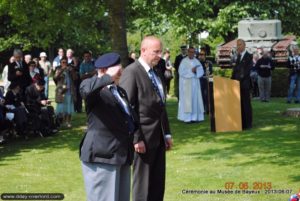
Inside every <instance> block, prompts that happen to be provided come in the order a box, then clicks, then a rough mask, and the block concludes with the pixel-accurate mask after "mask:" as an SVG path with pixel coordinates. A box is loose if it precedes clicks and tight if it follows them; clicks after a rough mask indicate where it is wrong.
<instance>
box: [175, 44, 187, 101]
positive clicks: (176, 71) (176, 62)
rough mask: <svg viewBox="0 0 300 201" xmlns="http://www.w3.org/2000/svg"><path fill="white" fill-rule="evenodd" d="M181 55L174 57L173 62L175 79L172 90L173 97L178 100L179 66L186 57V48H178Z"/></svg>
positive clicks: (183, 46) (184, 46)
mask: <svg viewBox="0 0 300 201" xmlns="http://www.w3.org/2000/svg"><path fill="white" fill-rule="evenodd" d="M180 49H181V53H180V54H179V55H177V56H176V58H175V62H174V68H175V79H174V90H175V96H176V97H177V99H178V100H179V74H178V70H179V66H180V63H181V61H182V59H183V58H185V57H186V56H187V47H186V45H182V46H181V47H180Z"/></svg>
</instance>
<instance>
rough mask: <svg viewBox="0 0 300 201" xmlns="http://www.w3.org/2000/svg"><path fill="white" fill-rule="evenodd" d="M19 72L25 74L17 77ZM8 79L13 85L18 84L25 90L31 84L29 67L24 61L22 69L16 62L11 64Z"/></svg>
mask: <svg viewBox="0 0 300 201" xmlns="http://www.w3.org/2000/svg"><path fill="white" fill-rule="evenodd" d="M17 71H21V72H22V73H23V74H22V75H21V76H17V75H16V72H17ZM7 79H8V80H9V81H11V83H18V85H19V86H20V87H21V89H23V90H25V88H26V87H27V86H29V85H30V84H31V77H30V74H29V68H28V65H27V64H26V63H25V62H24V61H22V68H21V67H19V66H18V65H17V63H16V62H13V63H11V64H9V66H8V76H7Z"/></svg>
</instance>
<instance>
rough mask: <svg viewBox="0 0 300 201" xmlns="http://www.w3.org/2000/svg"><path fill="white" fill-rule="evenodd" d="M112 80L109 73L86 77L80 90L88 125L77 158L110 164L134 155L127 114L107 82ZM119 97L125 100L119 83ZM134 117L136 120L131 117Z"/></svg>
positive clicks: (128, 161) (122, 161) (123, 91)
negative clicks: (84, 101) (84, 103)
mask: <svg viewBox="0 0 300 201" xmlns="http://www.w3.org/2000/svg"><path fill="white" fill-rule="evenodd" d="M112 83H113V81H112V79H111V77H110V76H109V75H104V76H102V77H101V78H98V77H97V75H95V76H93V77H91V78H88V79H85V80H83V81H82V83H81V85H80V93H81V95H82V97H83V98H84V99H85V100H86V107H87V117H88V129H87V133H86V134H85V136H84V138H83V139H82V141H81V143H80V159H81V160H82V161H84V162H99V163H107V164H113V165H122V164H125V163H128V164H131V162H132V159H133V142H132V141H133V133H129V130H128V119H127V117H128V116H126V115H127V114H126V113H125V112H124V111H123V110H122V108H121V106H120V105H119V103H118V101H117V99H116V98H115V97H114V95H113V94H112V92H111V91H110V90H109V89H108V87H107V85H109V84H112ZM117 89H118V91H119V94H120V96H121V97H123V98H124V99H126V100H127V101H128V98H127V95H126V92H125V90H124V89H122V88H120V87H118V88H117ZM131 113H132V114H133V117H132V118H133V121H134V122H135V124H136V127H137V122H136V119H135V118H134V117H135V115H134V111H133V110H131Z"/></svg>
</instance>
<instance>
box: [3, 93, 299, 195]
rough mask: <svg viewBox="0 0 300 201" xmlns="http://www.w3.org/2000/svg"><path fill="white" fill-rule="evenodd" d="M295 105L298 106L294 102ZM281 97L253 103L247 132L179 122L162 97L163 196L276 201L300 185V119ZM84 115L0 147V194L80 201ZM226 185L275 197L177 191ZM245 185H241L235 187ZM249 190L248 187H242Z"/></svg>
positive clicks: (206, 123)
mask: <svg viewBox="0 0 300 201" xmlns="http://www.w3.org/2000/svg"><path fill="white" fill-rule="evenodd" d="M298 106H299V105H298ZM288 107H296V105H287V104H286V103H285V100H284V99H283V98H278V99H272V102H270V103H261V102H259V101H256V100H255V101H253V110H254V125H253V126H254V128H253V129H252V130H250V131H246V132H230V133H211V132H210V126H209V120H208V117H206V120H205V121H204V122H202V123H199V124H188V125H187V124H184V123H181V122H179V121H177V119H176V115H177V102H176V101H175V100H174V99H171V100H169V101H168V111H169V119H170V123H171V128H172V133H173V136H174V144H175V146H174V149H173V150H172V151H169V152H168V153H167V179H166V193H165V200H167V201H177V200H186V201H192V200H203V201H210V200H214V201H215V200H221V201H233V200H234V201H241V200H242V201H250V200H251V201H261V200H265V201H270V200H272V201H273V200H274V201H280V200H288V198H289V196H290V195H291V194H293V193H296V192H298V191H299V189H300V173H299V169H300V157H299V155H300V145H299V137H300V129H299V122H300V119H299V118H289V117H285V116H283V115H282V114H281V113H282V111H284V110H285V109H286V108H288ZM84 125H85V115H84V114H80V115H78V114H76V115H75V116H74V121H73V128H72V129H71V130H61V131H60V132H59V133H58V134H56V135H55V136H52V137H47V138H40V137H36V138H32V139H30V140H29V141H23V140H19V139H17V140H15V141H13V142H10V143H8V144H5V145H4V146H1V147H0V175H1V176H0V193H14V192H20V193H21V192H22V193H26V192H30V193H38V192H44V193H45V192H56V193H63V194H64V195H65V200H68V201H84V200H85V192H84V185H83V178H82V173H81V166H80V161H79V159H78V146H79V142H80V139H81V137H82V135H83V129H84ZM226 182H234V185H235V186H234V187H233V189H232V190H236V189H239V184H240V183H246V182H247V183H248V190H253V183H254V182H261V183H265V182H270V183H271V185H272V188H273V189H274V190H280V189H283V190H289V189H291V190H292V191H293V192H292V193H286V194H280V193H279V192H276V191H274V192H270V193H271V194H265V191H264V190H261V193H260V194H259V195H246V194H240V195H236V194H234V195H224V194H215V195H208V194H193V195H191V194H183V193H182V190H184V189H186V190H218V189H220V190H225V183H226ZM240 187H243V184H241V185H240ZM246 188H247V187H246Z"/></svg>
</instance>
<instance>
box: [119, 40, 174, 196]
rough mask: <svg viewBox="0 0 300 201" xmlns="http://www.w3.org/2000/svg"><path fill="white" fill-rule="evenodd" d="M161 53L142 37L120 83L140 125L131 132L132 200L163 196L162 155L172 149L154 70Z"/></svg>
mask: <svg viewBox="0 0 300 201" xmlns="http://www.w3.org/2000/svg"><path fill="white" fill-rule="evenodd" d="M161 54H162V44H161V41H160V40H159V39H158V38H156V37H154V36H148V37H145V38H144V39H143V41H142V44H141V55H140V58H139V59H138V60H137V61H135V62H134V63H132V64H130V65H129V66H127V67H126V69H125V70H124V72H123V74H122V77H121V80H120V86H122V87H123V88H124V89H125V90H126V92H127V94H128V98H129V101H130V103H131V104H132V106H133V107H134V110H135V111H136V112H137V114H138V120H139V122H140V127H139V128H138V130H137V131H136V132H135V133H134V149H135V156H134V162H133V201H162V200H163V197H164V190H165V168H166V164H165V162H166V158H165V157H166V155H165V152H166V150H168V149H170V148H171V147H172V138H171V135H170V128H169V121H168V117H167V112H166V106H165V97H166V95H165V91H164V89H165V86H164V83H163V82H162V81H161V80H162V76H163V75H161V74H160V73H159V71H154V70H153V67H154V66H155V65H157V63H158V62H159V60H160V58H161Z"/></svg>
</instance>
